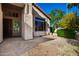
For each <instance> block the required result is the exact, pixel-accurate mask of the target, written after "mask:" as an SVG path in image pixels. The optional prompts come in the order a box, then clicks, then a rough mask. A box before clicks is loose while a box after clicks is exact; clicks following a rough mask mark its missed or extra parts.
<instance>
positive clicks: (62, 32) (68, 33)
mask: <svg viewBox="0 0 79 59" xmlns="http://www.w3.org/2000/svg"><path fill="white" fill-rule="evenodd" d="M57 35H58V36H60V37H65V38H69V39H74V38H75V35H76V32H75V31H74V30H71V29H59V30H57Z"/></svg>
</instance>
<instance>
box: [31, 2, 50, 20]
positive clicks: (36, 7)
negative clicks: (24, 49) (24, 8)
mask: <svg viewBox="0 0 79 59" xmlns="http://www.w3.org/2000/svg"><path fill="white" fill-rule="evenodd" d="M32 5H33V6H34V7H36V8H37V9H38V10H39V11H40V12H42V13H43V14H44V15H45V16H46V17H47V18H48V19H49V20H50V19H51V18H50V17H49V16H48V15H47V14H46V13H45V12H44V11H43V10H42V9H41V8H39V7H38V6H37V5H36V4H35V3H32Z"/></svg>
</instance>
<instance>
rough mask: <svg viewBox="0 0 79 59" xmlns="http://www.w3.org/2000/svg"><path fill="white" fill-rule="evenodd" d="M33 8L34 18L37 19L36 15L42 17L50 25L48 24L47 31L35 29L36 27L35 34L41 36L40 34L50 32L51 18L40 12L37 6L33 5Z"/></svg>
mask: <svg viewBox="0 0 79 59" xmlns="http://www.w3.org/2000/svg"><path fill="white" fill-rule="evenodd" d="M32 8H33V10H32V11H33V20H34V19H35V17H41V18H44V19H45V21H46V22H47V24H48V26H47V25H46V31H35V28H34V36H40V35H46V34H48V33H50V28H49V26H50V20H49V19H48V18H47V17H46V16H45V15H44V14H43V13H42V12H40V11H39V10H38V9H37V8H35V7H34V6H32Z"/></svg>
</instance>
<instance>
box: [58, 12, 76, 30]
mask: <svg viewBox="0 0 79 59" xmlns="http://www.w3.org/2000/svg"><path fill="white" fill-rule="evenodd" d="M75 24H76V14H75V13H70V14H67V15H65V16H64V17H63V18H62V20H61V21H60V23H59V26H60V27H62V28H64V29H74V28H75Z"/></svg>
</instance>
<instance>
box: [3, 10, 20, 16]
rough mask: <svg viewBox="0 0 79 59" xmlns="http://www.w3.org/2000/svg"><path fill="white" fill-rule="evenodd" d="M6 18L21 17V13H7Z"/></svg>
mask: <svg viewBox="0 0 79 59" xmlns="http://www.w3.org/2000/svg"><path fill="white" fill-rule="evenodd" d="M4 15H5V16H10V17H19V13H18V12H13V11H6V12H5V13H4Z"/></svg>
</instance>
